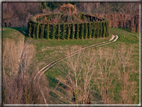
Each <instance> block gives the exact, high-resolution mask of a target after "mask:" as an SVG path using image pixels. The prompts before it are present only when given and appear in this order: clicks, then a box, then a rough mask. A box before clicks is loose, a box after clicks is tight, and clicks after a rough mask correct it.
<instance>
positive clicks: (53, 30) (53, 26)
mask: <svg viewBox="0 0 142 107" xmlns="http://www.w3.org/2000/svg"><path fill="white" fill-rule="evenodd" d="M54 37H55V23H53V25H52V39H54Z"/></svg>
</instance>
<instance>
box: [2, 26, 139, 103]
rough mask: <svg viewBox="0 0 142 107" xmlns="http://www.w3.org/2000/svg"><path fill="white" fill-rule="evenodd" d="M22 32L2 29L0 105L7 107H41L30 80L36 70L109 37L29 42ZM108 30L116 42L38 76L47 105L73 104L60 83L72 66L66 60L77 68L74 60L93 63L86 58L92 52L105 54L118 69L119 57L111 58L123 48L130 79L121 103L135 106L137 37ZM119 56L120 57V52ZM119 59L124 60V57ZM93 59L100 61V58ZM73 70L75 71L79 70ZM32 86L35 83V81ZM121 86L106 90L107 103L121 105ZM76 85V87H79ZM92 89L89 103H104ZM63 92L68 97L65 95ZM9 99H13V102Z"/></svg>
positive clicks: (82, 54)
mask: <svg viewBox="0 0 142 107" xmlns="http://www.w3.org/2000/svg"><path fill="white" fill-rule="evenodd" d="M26 30H27V28H22V27H21V28H18V27H17V28H3V62H4V63H3V80H4V81H3V82H4V83H3V93H4V94H3V95H4V96H3V103H4V104H11V103H13V104H17V103H19V104H21V103H24V104H33V103H36V104H41V103H45V102H44V100H43V96H42V95H41V94H40V90H39V89H40V88H39V85H38V84H35V85H34V81H33V80H34V77H35V75H36V74H37V73H38V71H39V70H40V69H41V68H43V67H44V66H46V65H47V64H49V63H50V62H52V61H54V60H57V59H58V58H60V57H64V56H65V55H66V54H67V53H68V52H75V51H77V50H78V49H81V48H83V47H86V46H89V45H92V44H96V43H102V42H105V41H108V40H109V38H110V37H108V38H95V39H87V40H64V41H63V40H46V39H33V38H30V37H27V36H26V34H24V33H23V32H26ZM109 30H110V36H111V34H117V35H119V39H118V41H116V42H114V43H111V44H108V45H105V46H101V47H92V48H88V49H86V50H85V51H84V52H81V53H79V54H77V55H75V56H73V57H71V59H66V60H63V61H61V62H60V63H57V64H56V65H54V66H53V67H51V68H50V69H49V70H47V71H46V72H45V73H44V75H42V77H41V79H40V81H39V82H40V87H41V88H42V91H43V92H44V96H45V98H46V99H47V103H49V104H58V103H61V104H64V103H74V101H71V99H72V97H73V96H72V91H71V90H70V89H68V88H67V86H66V84H65V83H64V82H63V81H67V80H66V79H67V77H66V76H67V75H65V73H64V72H70V71H72V67H71V66H70V63H69V60H71V61H73V66H75V65H74V64H75V63H78V64H79V65H78V66H80V67H81V65H82V64H83V63H81V62H78V60H77V58H79V60H80V61H82V60H81V59H80V58H82V59H83V61H85V63H88V61H93V60H94V61H95V59H93V60H92V59H90V58H91V57H90V56H92V55H93V56H94V55H95V54H93V53H94V51H96V52H97V53H98V55H99V53H100V52H101V51H102V52H101V53H103V54H105V53H106V52H107V53H106V54H108V55H109V54H110V55H113V56H111V57H112V59H113V58H114V59H113V60H114V61H117V62H115V63H117V64H118V65H117V66H119V67H120V69H121V67H122V66H121V64H120V63H119V57H120V56H119V57H118V56H115V55H119V54H118V53H117V51H119V50H121V49H123V48H125V49H126V50H127V51H124V50H123V51H124V52H126V55H129V56H131V57H128V56H127V57H126V58H128V59H129V61H128V60H127V61H128V62H129V63H128V64H126V65H125V66H126V72H128V73H130V74H128V75H129V77H130V78H129V79H128V80H126V81H127V85H126V91H127V93H125V94H126V95H125V96H124V97H125V99H126V100H124V101H125V102H124V103H135V104H136V103H137V102H138V89H139V88H138V82H139V80H138V76H139V74H138V70H139V64H138V63H139V44H138V42H139V40H138V38H139V37H138V34H137V33H131V32H130V31H129V29H119V28H110V29H109ZM126 30H127V31H126ZM23 34H24V35H23ZM130 47H131V48H130ZM109 50H111V51H109ZM121 51H122V50H121ZM121 51H120V52H121ZM123 51H122V52H123ZM90 52H91V53H92V52H93V53H92V54H91V53H90ZM109 52H110V53H109ZM112 52H114V54H112ZM89 54H90V55H89ZM121 54H122V55H123V53H121ZM78 55H81V56H79V57H77V56H78ZM88 55H89V56H88ZM15 56H16V57H15ZM83 56H84V57H83ZM105 56H106V55H104V58H108V57H105ZM111 57H109V58H111ZM84 58H87V59H84ZM88 58H89V59H88ZM92 58H99V57H98V56H96V57H95V56H94V57H92ZM120 58H121V57H120ZM122 58H124V56H123V57H122ZM96 60H100V58H99V59H96ZM94 61H93V62H91V63H92V64H93V63H95V62H94ZM108 61H109V60H108ZM85 63H84V64H85ZM68 64H69V65H68ZM96 64H97V63H96ZM98 64H99V63H98ZM104 64H105V63H104ZM130 65H131V66H130ZM85 66H86V65H84V67H85ZM98 66H99V65H98ZM108 67H110V69H115V70H114V71H115V72H112V73H116V74H115V75H116V76H118V75H119V76H120V77H123V76H122V74H121V70H120V69H119V68H115V67H116V66H112V67H111V66H108ZM113 67H114V68H113ZM77 69H78V70H79V68H77ZM82 69H83V70H85V69H86V68H82ZM93 69H96V68H93ZM98 70H99V69H98V68H97V71H98ZM116 71H117V72H116ZM103 72H104V71H103ZM119 73H120V74H119ZM95 74H96V75H100V74H97V72H96V73H95ZM109 75H110V74H109ZM100 76H101V75H100ZM64 77H66V78H64ZM94 77H95V75H94ZM95 78H96V77H95ZM96 79H97V78H96ZM108 79H109V78H108ZM37 80H38V79H37ZM37 80H36V81H37ZM98 80H99V78H98V79H97V81H98ZM92 81H96V80H93V78H92ZM97 81H96V82H97ZM130 81H133V82H134V84H132V83H133V82H130ZM36 83H38V81H37V82H36ZM83 84H84V83H83ZM100 84H102V83H100ZM113 84H114V83H113ZM121 84H122V81H121V80H119V83H118V84H114V85H115V87H116V88H114V87H108V88H109V89H108V92H109V93H110V94H108V99H110V98H111V100H108V101H109V103H113V102H114V103H118V104H119V103H122V102H121V99H122V97H123V96H122V94H121V92H123V90H121V89H122V88H121ZM78 85H79V86H80V84H78ZM130 86H131V87H130ZM134 86H135V88H134ZM80 87H81V86H80ZM93 87H94V88H93V90H92V89H91V90H90V91H89V92H91V93H90V94H91V97H89V98H91V100H90V101H91V102H90V103H98V104H100V103H106V101H105V99H104V96H103V95H105V94H101V93H100V91H99V90H100V87H98V86H97V85H93ZM128 87H129V89H132V90H131V91H129V90H128ZM19 90H20V91H19ZM94 90H95V91H94ZM112 90H114V91H113V92H114V93H111V92H112ZM60 91H61V92H60ZM66 92H67V93H68V94H65V93H66ZM94 92H96V93H94ZM104 92H105V91H104V90H102V93H104ZM132 92H133V93H132ZM35 93H36V95H35ZM130 93H131V94H130ZM64 94H65V95H66V96H65V95H64ZM113 94H114V96H113ZM79 95H81V94H79ZM128 95H131V96H133V97H134V96H135V98H136V99H135V100H132V99H130V98H133V97H130V98H129V97H128ZM13 96H14V97H15V98H16V99H13ZM35 96H37V97H35ZM67 96H68V97H67ZM93 96H96V97H95V98H94V97H93ZM84 97H85V96H84ZM64 98H67V99H64ZM80 98H82V97H79V101H80ZM85 98H86V97H85ZM127 98H129V100H127ZM99 101H101V102H99ZM128 101H129V102H128ZM80 103H81V102H80Z"/></svg>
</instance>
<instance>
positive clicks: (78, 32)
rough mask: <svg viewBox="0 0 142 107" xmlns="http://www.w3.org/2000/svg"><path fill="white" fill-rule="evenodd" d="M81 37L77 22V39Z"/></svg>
mask: <svg viewBox="0 0 142 107" xmlns="http://www.w3.org/2000/svg"><path fill="white" fill-rule="evenodd" d="M78 38H79V23H77V31H76V39H78Z"/></svg>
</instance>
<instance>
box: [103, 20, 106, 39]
mask: <svg viewBox="0 0 142 107" xmlns="http://www.w3.org/2000/svg"><path fill="white" fill-rule="evenodd" d="M105 33H106V28H105V22H103V23H102V36H103V37H105Z"/></svg>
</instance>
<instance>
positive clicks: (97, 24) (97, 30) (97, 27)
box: [96, 22, 99, 38]
mask: <svg viewBox="0 0 142 107" xmlns="http://www.w3.org/2000/svg"><path fill="white" fill-rule="evenodd" d="M98 37H99V23H98V22H96V38H98Z"/></svg>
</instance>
